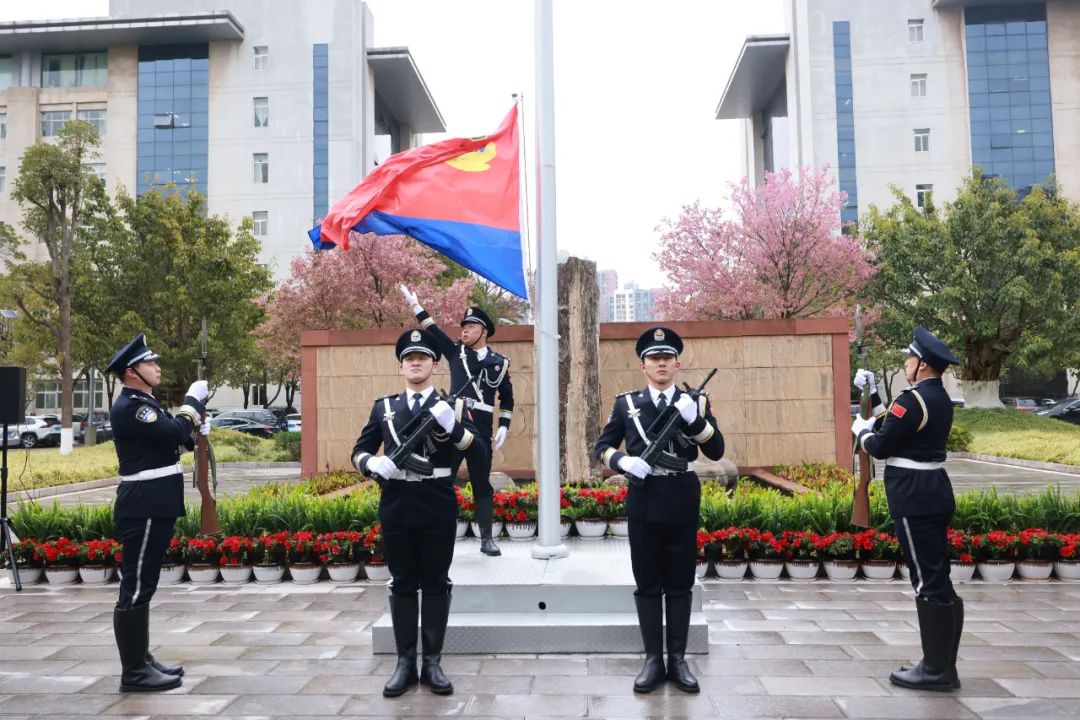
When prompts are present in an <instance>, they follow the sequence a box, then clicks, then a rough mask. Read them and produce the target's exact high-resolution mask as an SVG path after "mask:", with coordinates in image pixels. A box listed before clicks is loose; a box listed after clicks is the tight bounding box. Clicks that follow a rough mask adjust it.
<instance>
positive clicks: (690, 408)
mask: <svg viewBox="0 0 1080 720" xmlns="http://www.w3.org/2000/svg"><path fill="white" fill-rule="evenodd" d="M675 409H677V410H678V411H679V415H681V416H682V419H683V422H684V423H686V424H687V425H692V424H693V423H694V421H695V420H697V416H698V407H697V403H696V402H694V398H692V397H690V396H689V395H680V396H679V399H678V400H676V401H675Z"/></svg>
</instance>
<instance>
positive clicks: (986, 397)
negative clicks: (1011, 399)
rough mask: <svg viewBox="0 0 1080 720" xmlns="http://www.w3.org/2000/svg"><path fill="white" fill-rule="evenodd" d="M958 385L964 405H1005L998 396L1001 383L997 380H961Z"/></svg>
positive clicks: (990, 406) (996, 406)
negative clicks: (962, 395)
mask: <svg viewBox="0 0 1080 720" xmlns="http://www.w3.org/2000/svg"><path fill="white" fill-rule="evenodd" d="M959 385H960V389H961V391H962V392H963V394H964V407H969V408H1001V407H1005V406H1004V405H1002V403H1001V400H1000V398H999V397H998V393H999V392H1000V385H1001V381H999V380H961V381H960V383H959Z"/></svg>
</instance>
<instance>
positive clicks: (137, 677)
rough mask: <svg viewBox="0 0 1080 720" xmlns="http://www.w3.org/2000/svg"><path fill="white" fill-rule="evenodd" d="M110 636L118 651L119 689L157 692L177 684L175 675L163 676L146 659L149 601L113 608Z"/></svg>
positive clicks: (148, 635)
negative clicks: (111, 632) (119, 666)
mask: <svg viewBox="0 0 1080 720" xmlns="http://www.w3.org/2000/svg"><path fill="white" fill-rule="evenodd" d="M113 635H115V636H116V649H117V650H119V651H120V665H121V667H122V668H123V672H122V673H121V675H120V692H158V691H160V690H172V689H173V688H175V687H180V683H181V680H180V678H179V677H178V676H176V675H166V674H165V673H163V672H160V671H159V670H158V669H157V668H155V667H154V666H153V665H151V664H150V663H148V662H147V661H146V657H147V648H148V647H149V646H150V604H149V603H144V604H142V605H136V606H135V607H133V608H131V609H130V610H121V609H120V608H115V609H114V610H113Z"/></svg>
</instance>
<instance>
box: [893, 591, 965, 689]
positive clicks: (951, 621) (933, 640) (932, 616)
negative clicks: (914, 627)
mask: <svg viewBox="0 0 1080 720" xmlns="http://www.w3.org/2000/svg"><path fill="white" fill-rule="evenodd" d="M915 607H916V609H917V610H918V614H919V636H920V638H921V639H922V649H923V659H922V660H921V661H919V664H918V665H916V666H915V667H912V668H908V669H903V668H901V669H900V670H896V671H894V672H893V673H892V674H890V675H889V681H890V682H892V684H893V685H899V686H900V687H906V688H911V689H913V690H936V691H940V692H948V691H950V690H952V689H953V679H954V678H955V672H954V671H953V669H952V660H953V658H954V655H953V647H954V645H956V644H957V643H956V640H957V637H956V634H955V629H956V609H955V608H954V607H953V603H947V604H942V603H935V602H930V601H929V600H923V599H922V598H917V599H916V600H915Z"/></svg>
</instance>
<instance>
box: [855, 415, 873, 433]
mask: <svg viewBox="0 0 1080 720" xmlns="http://www.w3.org/2000/svg"><path fill="white" fill-rule="evenodd" d="M875 422H876V419H875V418H872V417H868V418H864V417H862V416H861V415H856V416H855V420H854V421H852V423H851V434H852V435H854V436H855V437H859V435H860V434H861V433H862V431H863V430H870V431H873V429H874V423H875Z"/></svg>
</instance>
